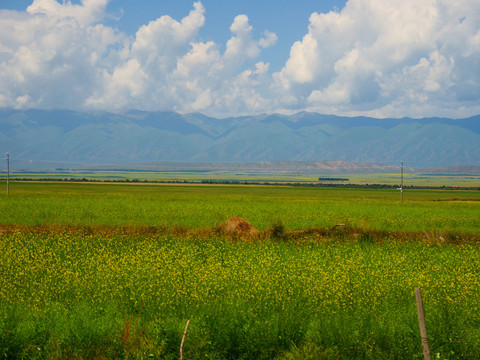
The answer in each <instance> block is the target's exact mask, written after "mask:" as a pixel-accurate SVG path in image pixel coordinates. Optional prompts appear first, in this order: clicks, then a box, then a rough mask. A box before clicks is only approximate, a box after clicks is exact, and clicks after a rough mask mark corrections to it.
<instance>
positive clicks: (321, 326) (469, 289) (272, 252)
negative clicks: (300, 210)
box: [0, 227, 480, 359]
mask: <svg viewBox="0 0 480 360" xmlns="http://www.w3.org/2000/svg"><path fill="white" fill-rule="evenodd" d="M0 254H1V255H0V357H2V358H6V359H27V358H28V359H93V358H96V359H117V358H125V359H127V358H128V359H148V358H158V359H178V358H179V348H180V343H181V340H182V336H183V333H184V330H185V325H186V322H187V320H189V319H190V320H191V322H190V326H189V329H188V332H187V335H186V338H185V345H184V358H185V359H421V358H422V350H421V342H420V335H419V331H418V323H417V315H416V304H415V296H414V289H415V288H416V287H421V288H422V292H423V296H424V304H425V313H426V320H427V329H428V331H429V336H430V346H431V349H432V354H433V355H434V358H437V359H475V358H480V244H478V243H476V242H471V241H466V242H461V243H460V244H452V243H444V244H438V243H436V242H425V241H419V240H415V239H414V238H412V239H410V240H409V241H406V242H405V241H396V240H395V239H386V240H385V241H381V242H374V241H368V237H359V238H357V239H356V240H355V239H342V238H331V239H325V238H320V237H316V235H312V236H311V237H310V238H305V239H302V241H300V242H299V241H288V240H273V239H264V240H257V241H252V242H245V241H241V240H235V239H233V240H232V239H226V238H222V237H219V236H215V235H214V234H213V233H212V234H210V235H209V236H207V237H202V236H198V235H190V236H189V235H187V236H181V237H178V236H174V235H168V234H162V233H151V234H148V233H145V234H141V233H134V232H130V233H129V232H125V231H121V230H119V229H116V230H111V231H103V232H95V231H92V228H90V227H76V228H74V229H72V228H68V227H58V228H55V227H49V228H45V227H10V228H8V229H7V230H4V231H3V232H2V233H1V234H0Z"/></svg>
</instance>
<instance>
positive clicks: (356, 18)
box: [0, 0, 480, 118]
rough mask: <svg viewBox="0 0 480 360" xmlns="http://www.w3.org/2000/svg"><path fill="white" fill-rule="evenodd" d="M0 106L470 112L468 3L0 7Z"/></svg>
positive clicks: (49, 2)
mask: <svg viewBox="0 0 480 360" xmlns="http://www.w3.org/2000/svg"><path fill="white" fill-rule="evenodd" d="M0 108H15V109H29V108H40V109H72V110H82V111H85V110H87V111H91V110H102V111H111V112H123V111H126V110H129V109H139V110H147V111H177V112H180V113H189V112H201V113H204V114H206V115H210V116H215V117H227V116H239V115H256V114H261V113H284V114H292V113H296V112H300V111H312V112H319V113H324V114H335V115H345V116H357V115H364V116H372V117H377V118H383V117H396V118H400V117H405V116H408V117H415V118H421V117H432V116H438V117H452V118H462V117H468V116H473V115H477V114H480V0H456V1H451V0H422V1H418V0H402V1H398V0H348V1H346V0H325V1H320V0H316V1H314V0H297V1H291V0H275V1H274V0H262V1H259V0H256V1H254V0H242V1H223V0H201V1H187V0H136V1H132V0H77V1H73V0H72V1H66V0H65V1H62V0H59V1H57V0H29V1H27V0H0Z"/></svg>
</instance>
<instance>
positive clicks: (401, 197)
mask: <svg viewBox="0 0 480 360" xmlns="http://www.w3.org/2000/svg"><path fill="white" fill-rule="evenodd" d="M400 202H401V203H403V161H402V175H401V180H400Z"/></svg>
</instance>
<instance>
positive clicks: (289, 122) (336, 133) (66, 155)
mask: <svg viewBox="0 0 480 360" xmlns="http://www.w3.org/2000/svg"><path fill="white" fill-rule="evenodd" d="M7 152H8V153H9V154H10V157H11V159H12V162H13V161H17V163H21V164H22V167H28V166H30V167H35V164H37V165H38V164H40V163H43V164H45V163H50V164H51V167H58V166H60V165H59V164H62V163H77V164H97V165H98V164H140V163H152V162H190V163H198V162H210V163H253V162H278V161H304V162H305V161H309V162H326V161H344V162H361V163H374V164H383V165H395V166H398V165H399V164H400V162H401V161H404V162H405V164H406V166H409V167H411V168H430V167H446V166H472V165H479V164H480V115H477V116H474V117H470V118H465V119H448V118H423V119H411V118H402V119H390V118H387V119H375V118H368V117H342V116H334V115H322V114H317V113H308V112H301V113H297V114H294V115H289V116H288V115H280V114H271V115H266V114H264V115H257V116H240V117H231V118H225V119H216V118H212V117H208V116H206V115H203V114H199V113H192V114H179V113H175V112H145V111H138V110H131V111H128V112H125V113H121V114H116V113H109V112H78V111H71V110H36V109H31V110H13V109H3V110H0V153H7ZM2 157H3V155H2ZM57 165H58V166H57Z"/></svg>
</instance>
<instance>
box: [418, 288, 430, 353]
mask: <svg viewBox="0 0 480 360" xmlns="http://www.w3.org/2000/svg"><path fill="white" fill-rule="evenodd" d="M415 298H416V299H417V313H418V325H419V326H420V337H421V338H422V348H423V358H424V359H425V360H430V359H431V358H430V347H429V345H428V335H427V327H426V325H425V313H424V312H423V300H422V291H421V289H420V288H415Z"/></svg>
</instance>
